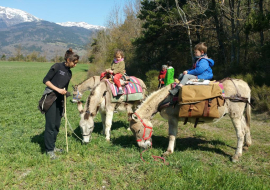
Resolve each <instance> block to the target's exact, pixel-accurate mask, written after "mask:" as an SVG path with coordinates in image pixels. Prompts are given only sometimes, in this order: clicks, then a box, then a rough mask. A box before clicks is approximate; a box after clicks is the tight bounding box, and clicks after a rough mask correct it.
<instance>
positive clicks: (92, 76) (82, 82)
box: [77, 76, 97, 85]
mask: <svg viewBox="0 0 270 190" xmlns="http://www.w3.org/2000/svg"><path fill="white" fill-rule="evenodd" d="M95 77H97V76H92V77H90V78H88V79H85V80H84V81H82V82H80V83H79V84H77V85H81V84H82V83H84V82H85V81H87V80H90V79H92V78H95Z"/></svg>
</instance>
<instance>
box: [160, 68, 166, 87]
mask: <svg viewBox="0 0 270 190" xmlns="http://www.w3.org/2000/svg"><path fill="white" fill-rule="evenodd" d="M166 73H167V70H165V71H163V70H161V71H160V72H159V75H158V80H159V79H164V78H165V76H166ZM161 84H164V80H161Z"/></svg>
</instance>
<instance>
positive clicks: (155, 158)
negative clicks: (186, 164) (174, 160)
mask: <svg viewBox="0 0 270 190" xmlns="http://www.w3.org/2000/svg"><path fill="white" fill-rule="evenodd" d="M151 148H152V146H151ZM147 150H149V149H145V150H144V151H142V152H141V154H140V156H141V160H142V161H143V162H146V161H145V160H144V159H143V156H142V154H143V153H144V152H145V151H147ZM152 158H154V160H155V161H158V160H157V159H161V160H163V164H165V165H169V163H168V162H166V161H165V158H164V157H161V156H154V155H152ZM146 163H147V164H149V163H148V162H146Z"/></svg>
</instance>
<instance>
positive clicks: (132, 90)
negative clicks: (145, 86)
mask: <svg viewBox="0 0 270 190" xmlns="http://www.w3.org/2000/svg"><path fill="white" fill-rule="evenodd" d="M106 81H107V83H108V85H109V87H110V88H111V92H112V95H113V96H117V93H118V88H117V86H115V84H114V83H113V84H112V83H111V82H110V81H109V80H108V79H107V80H106ZM122 88H123V91H124V94H125V95H126V94H137V93H142V92H143V90H142V87H141V85H140V81H139V80H138V79H137V78H136V77H133V76H130V81H128V83H127V84H125V86H123V87H122Z"/></svg>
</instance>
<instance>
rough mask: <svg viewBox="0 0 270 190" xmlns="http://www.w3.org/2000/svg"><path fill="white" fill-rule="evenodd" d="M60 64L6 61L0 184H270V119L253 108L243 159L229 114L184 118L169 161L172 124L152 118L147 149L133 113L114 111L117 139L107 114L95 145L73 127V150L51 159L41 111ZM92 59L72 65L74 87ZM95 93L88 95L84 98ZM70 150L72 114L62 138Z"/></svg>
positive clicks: (71, 108) (0, 104)
mask: <svg viewBox="0 0 270 190" xmlns="http://www.w3.org/2000/svg"><path fill="white" fill-rule="evenodd" d="M52 64H53V63H34V62H0V67H1V69H0V84H1V85H0V97H1V101H0V189H134V190H135V189H155V190H156V189H219V190H220V189H243V190H244V189H245V190H246V189H256V190H257V189H270V182H269V181H270V180H269V179H270V162H269V159H270V143H269V142H270V141H269V134H270V127H269V126H270V119H269V117H268V116H267V115H266V114H257V113H255V111H253V113H252V122H251V137H252V140H253V141H252V142H253V144H252V146H251V147H250V148H249V150H248V151H244V152H243V156H242V157H241V158H240V161H239V162H238V163H232V162H231V161H230V156H232V155H233V154H234V151H235V147H236V135H235V130H234V128H233V125H232V123H231V121H230V119H229V117H228V116H225V118H223V120H221V121H220V122H218V123H212V124H207V125H206V124H201V125H198V126H197V128H196V129H195V128H193V125H189V124H187V125H183V124H182V123H179V130H178V138H177V140H176V143H177V144H176V149H175V152H174V153H173V154H172V155H170V156H168V157H166V158H165V159H166V163H167V164H163V162H162V161H161V160H158V161H155V160H154V159H153V158H152V155H155V156H161V154H162V153H163V152H165V151H166V148H167V145H168V134H167V131H168V124H167V122H166V121H165V120H164V119H162V118H161V117H160V115H159V114H157V115H156V116H155V117H154V118H153V123H154V126H155V127H154V134H153V147H152V149H149V150H148V151H146V152H144V153H143V154H142V156H143V159H144V160H145V162H144V161H142V159H141V157H140V153H141V150H140V149H139V148H138V146H137V143H136V141H135V138H134V137H133V134H132V132H131V131H128V130H127V128H128V125H129V123H128V121H127V116H126V113H115V114H114V118H113V125H112V131H111V141H110V142H107V141H106V140H105V136H103V135H102V124H101V118H100V115H97V117H96V119H95V129H94V132H93V134H92V136H93V138H92V141H91V143H89V144H87V145H82V143H81V141H80V140H79V139H78V138H77V137H76V136H75V135H74V134H73V133H72V132H71V130H70V129H68V143H69V152H65V153H63V154H59V156H60V157H59V159H57V160H50V159H49V158H48V156H47V155H46V154H45V152H44V141H43V134H44V128H45V127H44V124H45V118H44V115H42V114H41V113H40V112H39V110H38V109H37V105H38V100H39V99H40V98H41V95H42V93H43V90H44V88H45V85H44V84H43V83H42V80H43V78H44V76H45V75H46V73H47V71H48V70H49V68H50V66H51V65H52ZM89 68H90V69H91V65H88V64H78V65H77V66H76V68H74V69H72V72H73V78H72V80H71V82H70V86H69V89H68V91H70V92H72V87H71V85H74V84H78V83H80V82H82V81H83V80H84V79H86V78H87V70H88V69H89ZM88 94H89V93H86V94H84V96H83V100H84V101H85V99H86V98H87V95H88ZM70 100H71V97H68V98H67V117H68V120H69V122H70V124H71V126H72V128H73V129H74V132H75V133H76V134H77V135H78V136H79V137H81V134H80V128H79V120H80V116H79V112H78V110H77V105H76V104H72V103H71V101H70ZM56 146H57V147H58V148H63V149H66V139H65V120H64V119H62V124H61V128H60V133H59V135H58V139H57V142H56Z"/></svg>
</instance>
